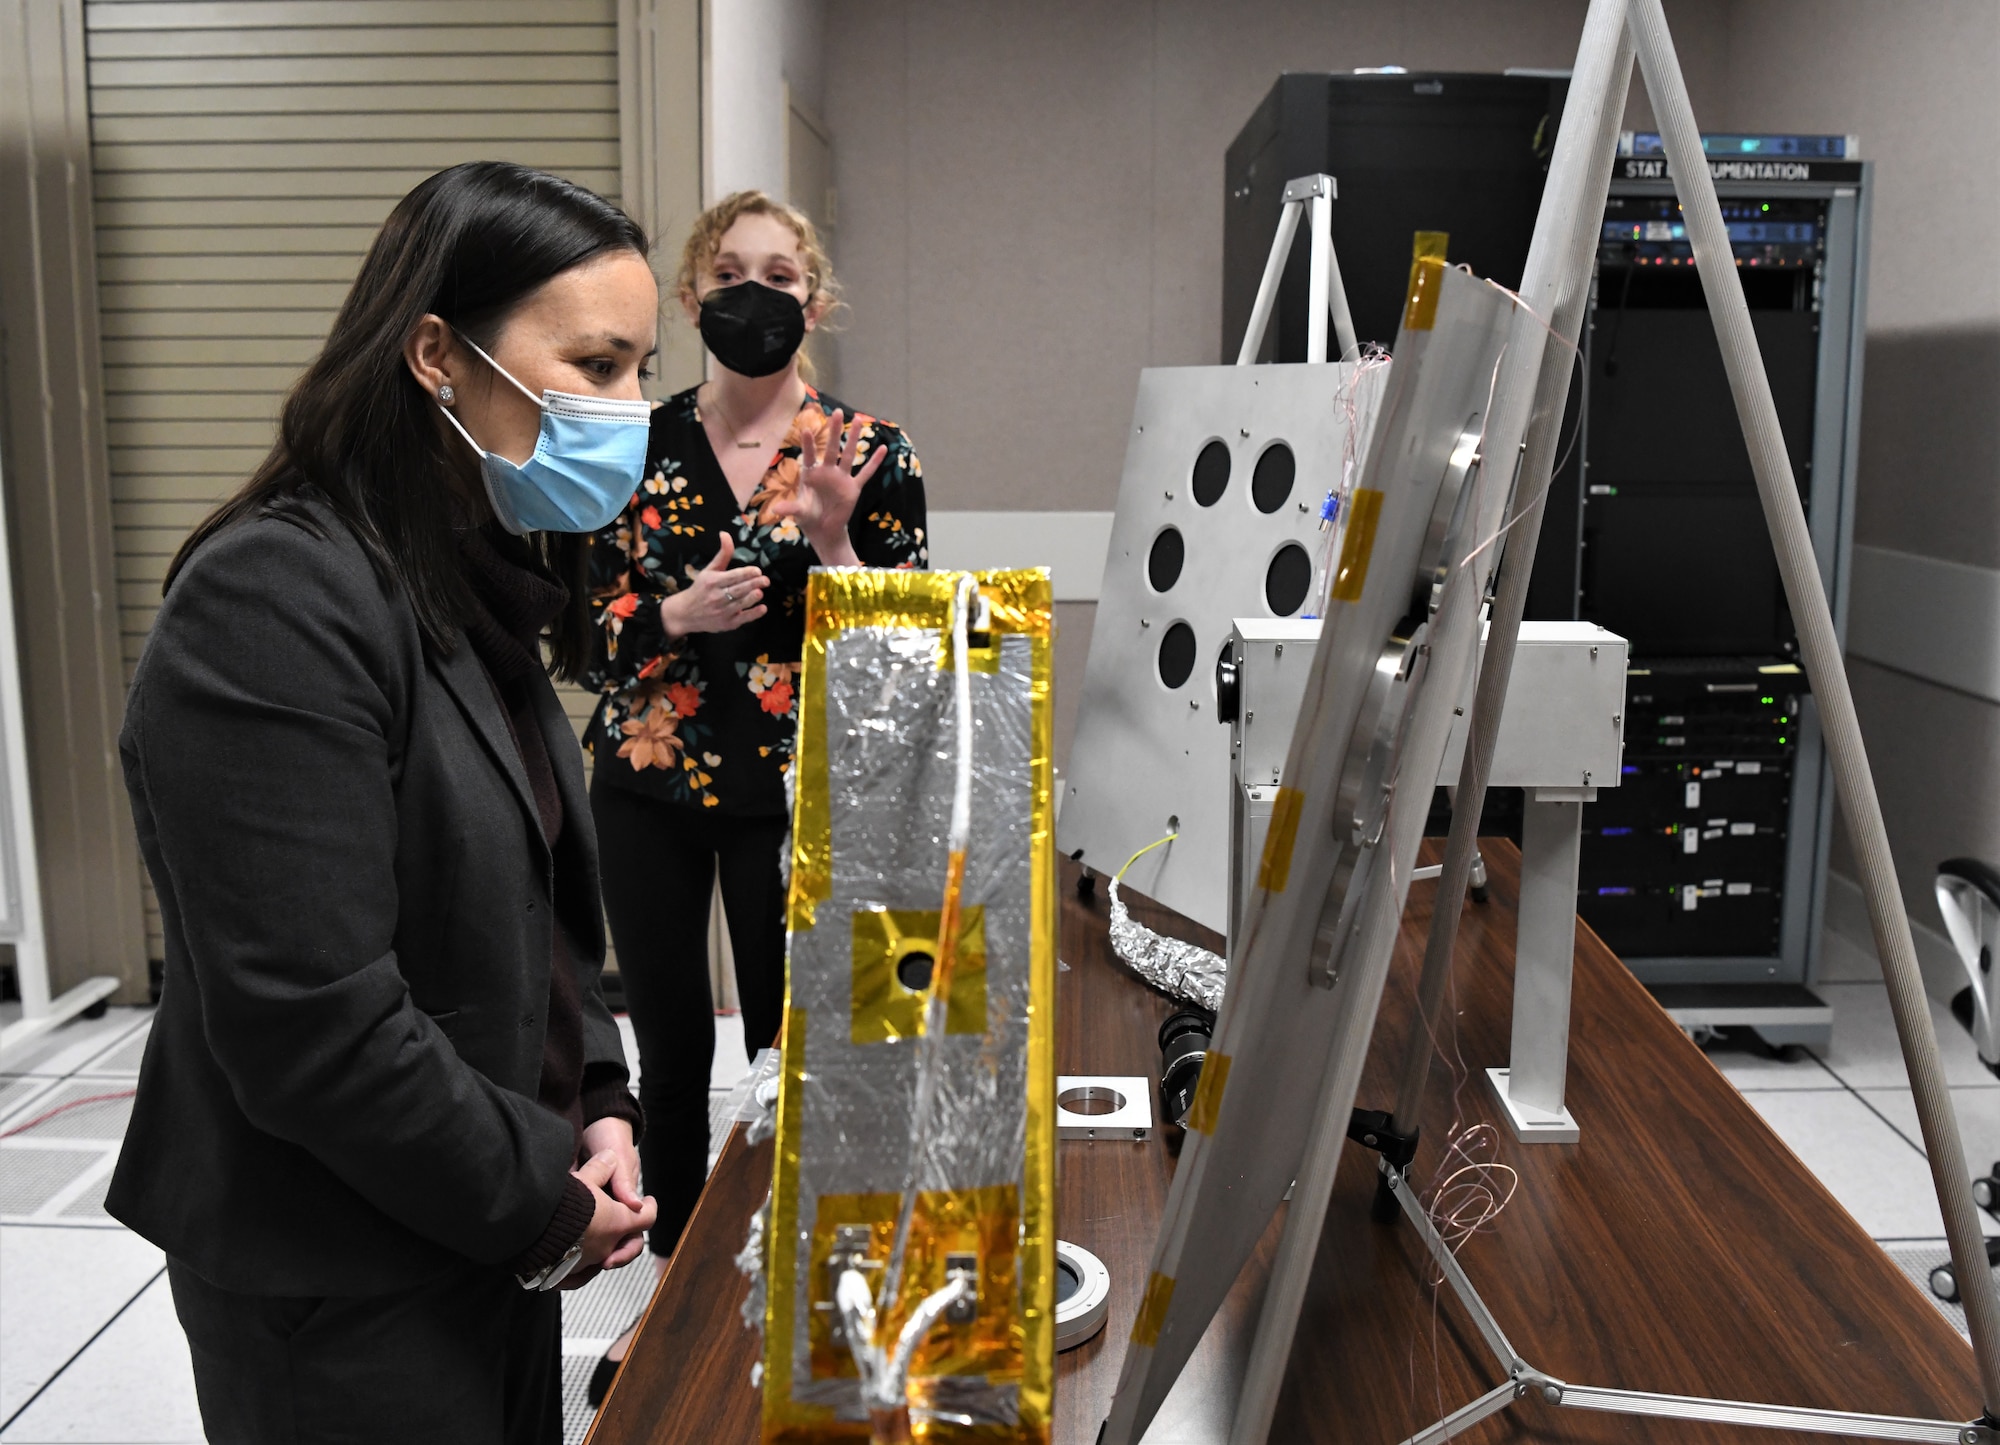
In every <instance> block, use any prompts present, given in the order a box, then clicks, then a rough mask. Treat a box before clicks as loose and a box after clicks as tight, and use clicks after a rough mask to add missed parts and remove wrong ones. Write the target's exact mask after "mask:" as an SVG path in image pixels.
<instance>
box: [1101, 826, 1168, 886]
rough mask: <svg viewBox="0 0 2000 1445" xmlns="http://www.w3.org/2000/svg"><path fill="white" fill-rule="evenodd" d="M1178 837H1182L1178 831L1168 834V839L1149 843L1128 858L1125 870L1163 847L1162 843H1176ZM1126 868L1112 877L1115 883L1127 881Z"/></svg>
mask: <svg viewBox="0 0 2000 1445" xmlns="http://www.w3.org/2000/svg"><path fill="white" fill-rule="evenodd" d="M1178 837H1180V833H1179V832H1178V831H1176V832H1172V833H1169V834H1167V836H1166V837H1164V838H1159V839H1156V840H1154V841H1153V842H1151V843H1148V844H1147V845H1146V846H1145V847H1143V848H1141V849H1140V850H1139V851H1138V852H1136V853H1134V854H1133V855H1132V856H1131V857H1130V858H1127V859H1126V860H1125V868H1130V867H1131V866H1132V865H1133V864H1134V863H1137V862H1138V861H1139V860H1140V859H1141V858H1143V857H1145V856H1146V855H1147V854H1148V853H1150V852H1152V851H1153V850H1154V849H1155V848H1157V847H1159V846H1160V845H1161V844H1162V843H1171V842H1173V841H1174V839H1176V838H1178ZM1125 868H1120V869H1119V870H1118V871H1117V873H1115V874H1113V875H1112V877H1113V881H1115V882H1119V883H1122V882H1124V881H1125Z"/></svg>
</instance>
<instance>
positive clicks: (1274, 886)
mask: <svg viewBox="0 0 2000 1445" xmlns="http://www.w3.org/2000/svg"><path fill="white" fill-rule="evenodd" d="M1305 803H1306V799H1305V794H1303V793H1301V792H1300V791H1299V790H1298V789H1297V788H1280V789H1278V796H1277V799H1276V801H1274V802H1273V803H1272V804H1271V829H1270V831H1269V832H1267V833H1266V834H1265V835H1264V857H1263V859H1262V861H1260V862H1259V863H1258V865H1257V886H1258V887H1259V888H1262V889H1263V890H1264V891H1265V892H1267V893H1283V892H1284V891H1285V881H1286V879H1288V878H1290V877H1291V873H1292V846H1293V845H1294V844H1295V843H1297V842H1298V841H1299V814H1300V813H1301V812H1302V811H1304V809H1305Z"/></svg>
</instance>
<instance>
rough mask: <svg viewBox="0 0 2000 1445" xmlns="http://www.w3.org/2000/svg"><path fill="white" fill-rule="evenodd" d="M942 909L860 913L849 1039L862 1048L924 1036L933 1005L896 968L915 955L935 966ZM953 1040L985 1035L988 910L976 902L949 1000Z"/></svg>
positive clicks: (964, 928) (961, 923) (965, 919)
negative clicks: (926, 1017)
mask: <svg viewBox="0 0 2000 1445" xmlns="http://www.w3.org/2000/svg"><path fill="white" fill-rule="evenodd" d="M943 923H944V914H943V911H942V910H940V909H936V908H933V909H930V910H928V911H925V910H922V909H902V908H868V909H863V910H861V911H860V912H857V913H856V914H855V915H854V922H853V934H854V975H853V985H852V994H853V1004H852V1012H851V1014H850V1016H849V1025H848V1036H849V1037H850V1038H851V1039H853V1041H854V1042H855V1043H857V1044H880V1043H887V1042H889V1041H890V1040H892V1039H913V1038H916V1037H918V1036H919V1035H920V1034H922V1033H923V1031H924V1010H925V1008H926V1006H927V1004H928V999H927V997H926V995H925V993H924V991H923V990H922V989H912V988H909V987H908V986H906V985H905V984H904V983H903V981H902V979H901V977H900V976H899V975H898V972H897V970H898V969H899V968H901V966H902V963H903V960H904V959H906V958H908V957H909V956H910V955H912V954H922V955H924V956H925V957H927V958H929V959H930V960H931V968H932V969H935V968H936V966H937V959H938V956H939V952H938V950H939V943H938V935H939V934H940V933H941V932H942V930H943ZM944 1019H945V1022H944V1031H945V1032H946V1033H947V1034H983V1033H985V1032H986V909H985V907H984V906H983V905H981V904H977V903H975V904H974V905H973V906H972V907H970V908H968V909H966V910H965V912H964V913H963V914H961V915H960V917H959V920H958V959H957V963H956V965H955V966H954V968H953V969H952V978H951V993H950V995H949V996H948V998H947V999H946V1002H945V1015H944Z"/></svg>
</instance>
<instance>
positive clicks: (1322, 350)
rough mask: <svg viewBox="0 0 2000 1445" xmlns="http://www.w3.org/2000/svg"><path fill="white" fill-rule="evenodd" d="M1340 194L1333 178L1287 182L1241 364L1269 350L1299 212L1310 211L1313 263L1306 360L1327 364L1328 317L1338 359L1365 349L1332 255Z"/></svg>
mask: <svg viewBox="0 0 2000 1445" xmlns="http://www.w3.org/2000/svg"><path fill="white" fill-rule="evenodd" d="M1338 194H1339V191H1338V189H1337V188H1336V185H1335V182H1334V179H1333V177H1332V176H1328V175H1316V176H1300V177H1299V178H1298V179H1297V180H1295V181H1288V182H1286V184H1285V197H1284V207H1283V209H1281V210H1280V211H1279V212H1278V234H1277V235H1276V236H1274V237H1272V239H1271V254H1270V257H1269V258H1268V259H1267V260H1266V261H1265V262H1264V275H1263V278H1262V279H1261V280H1260V281H1258V283H1257V300H1256V302H1255V303H1254V304H1253V305H1252V306H1251V308H1250V324H1249V325H1248V326H1246V327H1244V328H1243V348H1242V350H1240V351H1239V352H1237V353H1236V364H1237V365H1238V366H1249V365H1250V364H1252V363H1253V362H1255V361H1256V360H1257V353H1258V352H1259V351H1261V350H1263V349H1264V332H1265V330H1266V328H1268V327H1269V326H1270V324H1271V308H1272V307H1273V306H1275V305H1276V304H1277V301H1278V281H1279V278H1280V277H1282V276H1283V275H1284V271H1285V261H1286V258H1288V257H1289V256H1290V255H1291V254H1292V240H1293V238H1294V237H1296V236H1297V235H1298V230H1299V216H1300V213H1301V212H1304V211H1307V210H1308V209H1309V210H1310V212H1311V219H1310V220H1309V221H1308V223H1307V232H1308V234H1309V235H1310V236H1311V237H1312V255H1311V263H1312V264H1311V267H1310V269H1309V270H1308V272H1307V277H1306V360H1307V361H1325V360H1326V322H1327V317H1328V315H1329V314H1331V316H1332V318H1333V335H1334V339H1335V340H1336V341H1338V342H1339V343H1340V355H1339V356H1338V357H1336V358H1335V360H1339V361H1346V360H1350V359H1351V358H1352V357H1353V356H1354V355H1355V353H1357V352H1358V351H1359V350H1360V349H1361V348H1360V346H1359V344H1358V343H1357V342H1356V341H1355V339H1354V316H1353V314H1352V313H1351V312H1349V311H1348V309H1347V287H1346V286H1345V285H1343V284H1342V283H1341V279H1340V258H1339V257H1337V256H1335V255H1334V254H1333V202H1334V198H1335V197H1336V196H1337V195H1338Z"/></svg>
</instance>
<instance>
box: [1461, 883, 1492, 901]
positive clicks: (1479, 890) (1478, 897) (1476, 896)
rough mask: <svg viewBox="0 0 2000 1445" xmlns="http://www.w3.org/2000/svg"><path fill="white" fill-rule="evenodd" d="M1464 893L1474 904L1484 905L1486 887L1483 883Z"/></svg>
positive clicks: (1474, 885) (1476, 884)
mask: <svg viewBox="0 0 2000 1445" xmlns="http://www.w3.org/2000/svg"><path fill="white" fill-rule="evenodd" d="M1466 891H1467V892H1468V893H1470V894H1471V895H1472V901H1473V902H1474V903H1484V902H1485V901H1486V899H1487V892H1486V885H1485V884H1484V883H1475V884H1473V885H1472V887H1470V888H1468V889H1467V890H1466Z"/></svg>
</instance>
